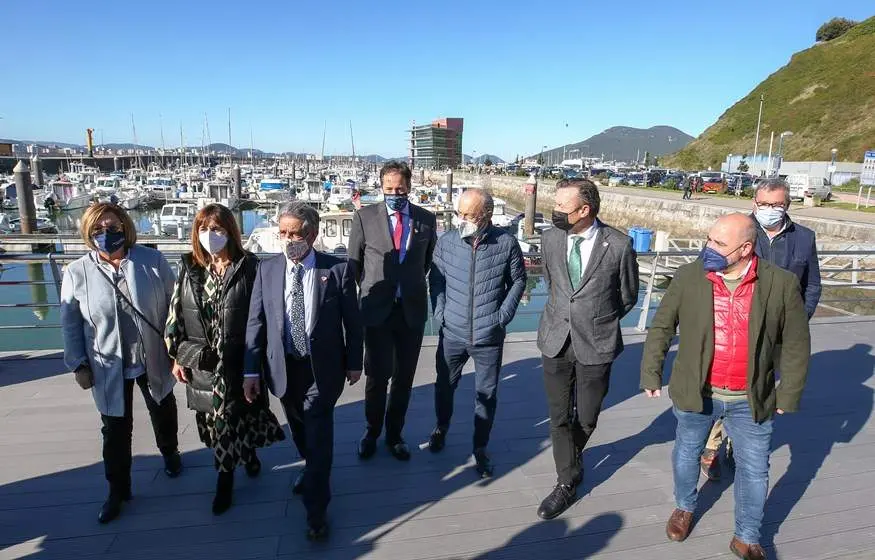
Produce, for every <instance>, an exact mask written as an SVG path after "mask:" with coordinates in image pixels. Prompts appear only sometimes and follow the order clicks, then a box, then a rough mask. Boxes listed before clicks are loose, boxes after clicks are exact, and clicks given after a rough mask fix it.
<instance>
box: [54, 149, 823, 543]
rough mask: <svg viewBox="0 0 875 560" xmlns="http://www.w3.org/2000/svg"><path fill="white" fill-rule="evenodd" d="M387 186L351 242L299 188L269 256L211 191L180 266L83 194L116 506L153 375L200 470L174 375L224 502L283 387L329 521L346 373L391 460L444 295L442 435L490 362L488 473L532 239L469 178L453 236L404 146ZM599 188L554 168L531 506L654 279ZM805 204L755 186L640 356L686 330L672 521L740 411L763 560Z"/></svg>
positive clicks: (68, 344)
mask: <svg viewBox="0 0 875 560" xmlns="http://www.w3.org/2000/svg"><path fill="white" fill-rule="evenodd" d="M380 182H381V186H382V190H383V194H384V197H385V204H375V205H370V206H365V207H362V208H360V209H358V210H357V211H356V213H355V215H354V218H353V223H352V231H351V234H350V243H349V250H348V258H347V259H342V258H339V257H337V256H334V255H329V254H326V253H323V252H320V251H318V250H316V249H314V248H313V245H314V242H315V241H316V238H317V236H318V233H319V214H318V212H317V211H316V210H315V209H313V208H312V207H310V206H308V205H306V204H304V203H301V202H288V203H284V204H283V205H281V206H280V208H279V210H278V224H279V236H280V238H281V240H282V241H283V245H282V246H283V252H282V254H279V255H276V256H271V257H268V258H265V259H263V260H261V261H260V262H259V260H258V259H257V257H255V256H254V255H252V254H250V253H247V252H246V251H245V250H244V249H243V247H242V242H241V234H240V230H239V228H238V226H237V223H236V221H235V220H234V217H233V215H232V214H231V212H230V211H229V210H228V209H227V208H225V207H223V206H220V205H218V204H210V205H207V206H205V207H204V208H202V209H201V210H200V211H199V212H198V214H197V217H196V219H195V222H194V225H193V228H192V238H191V243H192V248H191V252H190V253H188V254H186V255H184V256H183V257H182V259H181V261H180V263H179V266H178V269H177V270H178V272H177V273H176V274H174V272H173V271H172V269H171V267H170V266H169V264H168V263H167V261H166V259H165V258H164V256H163V255H162V254H161V253H160V252H158V251H156V250H154V249H149V248H146V247H144V246H141V245H138V244H137V242H136V241H137V237H136V230H135V228H134V224H133V222H132V221H131V219H130V218H129V217H128V216H127V214H126V213H125V211H124V210H123V209H121V208H120V207H118V206H116V205H113V204H98V205H94V206H92V207H90V208H89V209H88V210H87V211H86V213H85V216H84V217H83V220H82V224H81V233H82V237H83V240H84V242H85V244H86V245H87V246H88V247H89V249H90V250H91V251H90V252H89V253H88V254H86V255H84V256H83V257H81V258H80V259H78V260H77V261H75V262H73V263H72V264H70V265H69V266H68V267H67V268H66V270H65V273H64V281H63V288H62V297H61V300H62V301H61V312H62V324H63V333H64V357H65V362H66V364H67V366H68V367H70V368H71V369H72V370H73V371H74V372H75V378H76V381H77V383H79V385H80V386H81V387H82V388H83V389H91V391H92V394H93V396H94V400H95V403H96V405H97V408H98V411H99V412H100V414H101V418H102V421H103V428H102V432H103V438H104V446H103V458H104V466H105V472H106V478H107V481H108V483H109V496H108V498H107V500H106V502H105V503H104V505H103V507H102V508H101V510H100V512H99V515H98V518H99V520H100V522H102V523H107V522H109V521H111V520H113V519H114V518H115V517H117V516H118V515H119V513H120V512H121V509H122V507H123V503H124V502H125V501H127V500H129V499H130V498H131V477H130V468H131V431H132V426H133V422H132V416H131V409H132V399H133V387H134V385H135V384H136V385H137V386H138V387H140V391H141V392H142V394H143V397H144V399H145V401H146V405H147V408H148V410H149V414H150V417H151V419H152V425H153V428H154V431H155V437H156V442H157V444H158V447H159V449H160V451H161V453H162V455H163V457H164V464H165V469H164V471H165V474H166V475H167V476H170V477H175V476H178V475H179V474H180V472H181V471H182V468H183V466H182V461H181V458H180V454H179V449H178V441H177V431H178V429H177V407H176V400H175V398H174V395H173V386H174V384H175V382H180V383H184V384H185V386H186V396H187V403H188V407H189V408H190V409H192V410H194V411H195V421H196V425H197V430H198V434H199V436H200V439H201V441H202V442H203V443H204V444H205V445H206V446H207V447H209V448H211V449H212V450H213V453H214V462H215V467H216V469H217V471H218V476H217V482H216V493H215V498H214V500H213V512H214V513H215V514H217V515H218V514H222V513H223V512H225V511H226V510H227V509H228V508H229V507H230V506H231V503H232V495H233V486H234V471H235V469H236V468H237V467H238V466H242V467H243V468H244V470H245V472H246V474H247V475H248V476H251V477H256V476H258V475H259V473H260V472H261V462H260V460H259V458H258V456H257V450H258V449H259V448H262V447H265V446H268V445H271V444H273V443H276V442H278V441H281V440H283V439H285V433H284V431H283V430H282V428H281V427H280V423H279V421H278V420H277V417H276V416H275V415H274V413H273V412H272V411H271V409H270V406H269V402H268V398H267V394H268V392H270V393H272V394H273V395H274V396H276V397H277V398H278V399H279V401H280V403H281V405H282V408H283V411H284V413H285V416H286V419H287V421H288V424H289V428H290V431H291V435H292V439H293V441H294V443H295V445H296V447H297V449H298V452H299V454H300V455H301V457H302V458H303V459H304V460H305V467H304V468H303V469H302V470H301V472H300V475H299V476H298V477H297V478H296V480H295V481H294V483H293V485H292V488H291V492H293V493H295V494H301V495H302V498H303V502H304V505H305V507H306V511H307V536H308V538H311V539H315V540H320V539H324V538H326V537H327V536H328V522H327V509H328V504H329V502H330V499H331V489H330V474H331V466H332V459H333V448H334V407H335V404H336V402H337V400H338V399H339V397H340V395H341V393H342V391H343V388H344V385H345V384H349V385H352V384H355V383H357V382H358V381H359V379H360V378H361V376H362V373H363V371H364V373H365V375H366V381H365V391H364V393H365V403H364V408H365V426H366V427H365V431H364V433H363V435H362V437H361V439H360V441H359V443H358V448H357V452H358V455H359V457H360V458H361V459H362V460H366V459H369V458H371V457H373V456H374V454H375V453H377V451H378V447H379V446H378V440H379V438H380V437H381V436H384V437H383V441H384V443H385V447H386V449H387V450H388V452H389V453H390V454H391V455H392V456H393V457H394V458H396V459H397V460H400V461H407V460H410V458H411V453H410V448H409V446H408V445H407V443H406V441H405V439H404V422H405V417H406V413H407V407H408V404H409V401H410V395H411V391H412V386H413V381H414V377H415V373H416V370H417V365H418V363H419V357H420V353H421V346H422V340H423V334H424V328H425V323H426V321H427V318H428V314H429V298H430V303H431V310H432V313H433V317H434V320H435V324H436V325H437V326H438V327H439V331H438V333H439V336H438V345H437V351H436V356H435V365H434V367H435V372H436V381H435V385H434V399H435V400H434V406H435V425H434V429H433V430H432V432H431V434H430V436H429V449H430V451H431V452H434V453H437V452H440V451H441V450H442V449H443V448H444V446H445V445H446V440H447V438H448V437H449V433H450V424H451V420H452V416H453V412H454V411H453V403H454V393H455V390H456V388H457V386H458V383H459V380H460V378H461V373H462V370H463V368H464V367H465V365H466V363H467V362H468V361H469V360H473V362H474V370H475V373H474V385H475V391H474V393H475V394H474V435H473V441H472V446H471V451H472V455H473V458H474V462H475V469H476V472H477V473H478V475H479V476H481V477H490V476H492V475H493V473H494V466H493V464H492V461H491V460H490V456H489V454H488V452H487V446H488V443H489V436H490V432H491V429H492V426H493V423H494V420H495V415H496V410H497V393H498V381H499V373H500V370H501V367H502V359H503V347H504V339H505V333H506V328H507V325H508V324H509V323H510V321H511V320H512V319H513V318H514V315H515V313H516V310H517V306H518V305H519V302H520V299H521V297H522V295H523V292H524V290H525V284H526V270H525V265H524V261H523V255H522V253H521V251H520V248H519V244H518V243H517V242H516V240H515V239H514V238H513V237H512V236H511V235H510V234H508V233H506V232H505V231H504V230H502V229H499V228H496V227H494V226H492V224H491V217H492V211H493V200H492V197H491V195H490V193H489V192H488V191H486V190H481V189H469V190H467V191H465V192H464V193H463V194H462V196H461V199H460V200H459V205H458V211H457V216H458V219H459V222H458V223H459V226H458V228H457V229H455V230H453V231H450V232H447V233H445V234H444V235H442V236H441V237H440V238H438V235H437V223H436V219H435V216H434V214H432V213H430V212H428V211H427V210H425V209H423V208H421V207H419V206H416V205H414V204H411V203H410V201H409V200H408V197H409V193H410V187H411V171H410V169H409V168H408V167H407V165H406V164H404V163H398V162H389V163H387V164H386V165H384V167H383V168H382V170H381V172H380ZM600 205H601V203H600V197H599V192H598V189H597V187H596V186H595V185H594V184H593V183H592V182H590V181H588V180H586V179H569V180H563V181H560V182H559V183H558V184H557V187H556V193H555V201H554V211H553V214H552V222H553V225H554V226H555V227H554V228H552V229H550V230H547V231H545V232H544V234H543V236H542V256H543V262H544V276H545V279H546V282H547V285H548V287H549V298H548V301H547V304H546V306H545V308H544V312H543V314H542V316H541V322H540V325H539V328H538V339H537V340H538V341H537V346H538V349H539V350H540V352H541V353H542V360H543V370H544V374H543V376H544V386H545V392H546V396H547V408H548V410H549V418H550V439H551V442H552V448H553V458H554V462H555V467H556V475H557V484H556V486H555V488H554V489H553V491H552V492H550V494H549V495H548V496H546V497H545V498H544V500H543V501H542V502H541V504H540V506H539V508H538V511H537V513H538V515H539V516H540V517H542V518H544V519H551V518H554V517H556V516H558V515H560V514H561V513H562V512H564V511H565V510H566V509H568V508H569V507H570V506H571V505H572V504H573V503H574V502H575V501H576V496H577V488H578V487H579V486H580V485H581V484H582V483H583V478H584V469H583V463H582V451H583V449H584V448H585V447H586V445H587V442H588V441H589V439H590V438H591V436H592V434H593V432H594V430H595V429H596V425H597V421H598V417H599V413H600V410H601V407H602V403H603V401H604V398H605V396H606V395H607V393H608V389H609V386H610V377H611V371H612V364H613V362H614V360H615V359H616V358H617V357H618V356H619V355H620V353H621V352H622V351H623V338H622V335H621V331H620V321H621V320H622V318H623V317H624V316H625V315H626V314H627V313H629V311H631V310H632V309H633V308H634V307H635V305H636V301H637V298H638V291H639V290H638V288H639V283H638V264H637V260H636V254H635V252H634V251H633V249H632V244H631V240H630V238H629V237H628V236H626V235H625V234H624V233H622V232H620V231H618V230H617V229H614V228H612V227H611V226H609V225H607V224H606V223H604V222H602V221H601V219H600V218H599V210H600ZM788 207H789V190H788V188H787V185H786V184H785V183H783V182H780V181H767V182H765V183H763V184H762V185H760V186H759V187H758V189H757V193H756V197H755V200H754V213H753V215H752V216H748V215H741V214H731V215H728V216H726V217H724V218H721V219H720V220H718V222H717V224H715V226H714V227H713V228H712V230H711V232H710V233H709V237H708V243H707V246H706V248H705V249H704V251H703V254H702V258H701V259H698V260H697V261H695V262H693V263H691V264H688V265H685V266H683V267H681V268H680V269H679V270H678V271H677V274H676V276H675V277H674V279H673V281H672V282H671V285H670V287H669V289H668V291H667V292H666V294H665V296H664V298H663V301H662V303H661V305H660V308H659V310H658V312H657V314H656V316H655V318H654V320H653V326H652V327H651V329H650V331H649V333H648V337H647V342H646V345H645V350H644V359H643V361H642V365H641V388H642V389H643V390H644V391H645V392H646V393H647V395H648V396H650V397H657V396H659V395H660V394H661V390H662V375H663V362H664V360H665V356H666V353H667V352H668V349H669V346H670V344H671V341H672V339H673V337H674V336H675V332H676V329H677V328H678V327H679V328H680V332H681V335H680V346H679V350H678V356H677V358H676V360H675V362H674V367H673V374H672V376H671V383H670V386H669V390H670V392H671V397H672V400H673V403H674V413H675V416H676V417H677V419H678V427H677V438H676V443H675V451H674V453H673V455H672V462H673V466H674V469H673V470H674V480H675V497H676V506H677V509H676V510H675V511H674V512H673V513H672V514H671V516H670V519H669V522H668V525H667V529H666V531H667V535H668V537H669V538H671V539H673V540H683V539H684V538H686V536H687V535H688V534H689V532H690V530H691V527H692V517H693V513H694V511H695V502H696V488H697V482H698V478H699V473H700V471H704V472H706V473H709V472H711V463H710V461H711V459H712V458H713V456H714V455H713V449H712V450H711V452H709V451H706V450H705V449H704V448H705V443H706V440H708V439H709V432H710V431H711V430H712V427H713V425H714V423H715V421H717V422H720V423H721V424H722V425H721V424H718V425H717V426H716V428H715V429H716V430H721V431H725V433H726V435H727V436H728V438H731V440H732V443H733V449H734V454H735V457H737V474H736V483H735V484H736V486H735V487H736V504H737V507H736V530H735V536H734V538H733V540H732V543H731V545H730V546H731V549H732V550H733V552H735V553H736V554H737V555H738V556H739V557H741V558H745V559H760V558H765V553H764V552H763V550H762V548H761V547H760V545H759V526H760V524H761V522H762V510H763V507H764V503H765V495H766V492H767V488H768V455H769V438H770V435H771V432H772V427H773V418H774V415H775V414H783V413H784V412H791V411H795V410H796V409H797V407H798V402H799V398H800V394H801V391H802V387H803V385H804V382H805V376H806V371H807V364H808V354H809V334H808V326H807V318H808V317H810V316H811V314H813V311H814V308H815V307H816V305H817V298H818V297H819V289H820V282H819V270H818V268H817V258H816V249H815V244H814V237H813V233H811V231H810V230H807V229H806V228H803V227H802V226H799V225H797V224H794V223H793V222H792V221H791V220H790V219H789V217H788V216H787V215H786V211H787V208H788ZM773 263H774V264H773ZM785 269H786V270H785ZM800 281H801V283H802V285H801V287H800ZM803 296H804V303H803ZM779 355H780V366H781V369H780V383H778V372H777V371H776V370H777V367H778V357H779ZM710 439H712V440H714V439H716V438H714V437H712V438H710ZM712 447H713V446H712ZM712 474H713V473H712Z"/></svg>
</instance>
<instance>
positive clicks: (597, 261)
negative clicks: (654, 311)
mask: <svg viewBox="0 0 875 560" xmlns="http://www.w3.org/2000/svg"><path fill="white" fill-rule="evenodd" d="M567 237H568V235H567V234H566V232H564V231H562V230H561V229H559V228H551V229H548V230H547V231H545V232H544V233H543V234H542V235H541V246H542V247H541V251H542V253H543V255H544V276H545V277H546V280H547V285H548V288H549V291H550V295H549V299H548V300H547V306H546V307H545V308H544V312H543V313H542V314H541V323H540V325H539V326H538V349H539V350H540V351H541V353H542V354H544V355H545V356H547V357H550V358H554V357H556V356H558V355H559V352H561V351H562V347H563V346H564V345H565V341H566V339H567V338H568V336H569V335H570V336H571V344H572V347H573V349H574V354H575V356H576V358H577V361H578V362H580V363H582V364H584V365H599V364H606V363H610V362H612V361H613V360H614V359H615V358H616V357H617V356H618V355H619V354H620V352H622V351H623V337H622V336H621V334H620V319H622V318H623V317H624V316H625V315H626V314H627V313H629V311H631V310H632V308H633V307H635V303H636V302H637V301H638V261H637V260H636V255H635V251H634V250H633V249H632V239H631V238H630V237H629V236H627V235H625V234H624V233H622V232H620V231H618V230H616V229H614V228H612V227H610V226H607V225H605V224H603V223H601V222H600V223H599V228H598V232H597V233H596V238H595V242H594V246H593V249H592V255H591V256H590V258H589V262H588V263H587V266H586V270H584V271H583V276H582V278H581V282H580V286H579V287H578V288H577V289H576V290H573V289H572V288H571V280H570V279H569V277H568V259H567V256H566V255H567V245H566V238H567Z"/></svg>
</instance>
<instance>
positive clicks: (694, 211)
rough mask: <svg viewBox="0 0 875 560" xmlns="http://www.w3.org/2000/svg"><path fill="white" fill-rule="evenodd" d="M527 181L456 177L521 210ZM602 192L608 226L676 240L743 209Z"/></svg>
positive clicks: (847, 234)
mask: <svg viewBox="0 0 875 560" xmlns="http://www.w3.org/2000/svg"><path fill="white" fill-rule="evenodd" d="M431 179H432V181H434V182H435V183H438V184H443V183H444V182H446V176H445V175H444V174H443V173H434V174H432V175H431ZM526 180H527V179H526V178H525V177H506V176H495V175H487V174H481V175H477V174H469V173H455V174H454V177H453V185H454V186H460V185H474V186H480V187H482V188H486V189H489V190H490V191H491V192H492V193H493V194H494V195H496V196H498V197H501V198H503V199H505V200H506V201H507V203H508V205H509V206H511V207H513V208H515V209H522V208H525V191H524V185H525V183H526ZM555 191H556V181H554V180H550V179H539V180H538V211H539V212H542V213H543V214H544V217H545V218H547V219H548V220H549V216H550V212H551V211H552V209H553V195H554V193H555ZM600 194H601V202H602V207H601V210H600V211H599V214H600V216H602V217H603V219H604V221H605V222H606V223H608V224H610V225H612V226H614V227H617V228H619V229H622V230H627V229H629V228H631V227H636V226H638V227H646V228H650V229H652V230H654V231H660V230H661V231H666V232H668V233H669V235H670V237H672V238H681V239H682V238H704V237H705V236H706V235H707V233H708V230H709V229H710V227H711V226H712V225H713V224H714V222H715V221H716V220H717V218H719V217H720V216H723V215H725V214H728V213H730V212H738V211H739V209H738V208H734V207H730V206H721V205H719V204H709V203H707V202H706V203H702V202H699V201H696V202H689V201H685V200H681V199H680V198H678V199H672V198H663V197H656V196H648V195H647V193H646V191H642V193H641V194H626V193H616V192H610V191H607V190H605V189H601V191H600ZM716 200H719V199H716ZM793 219H794V221H796V222H798V223H800V224H802V225H804V226H807V227H809V228H811V229H813V230H814V231H815V232H816V233H817V235H818V237H819V238H820V239H821V240H822V241H843V242H853V243H861V244H869V243H875V226H873V225H871V224H865V223H858V222H846V221H840V220H831V219H827V218H818V217H811V216H794V217H793Z"/></svg>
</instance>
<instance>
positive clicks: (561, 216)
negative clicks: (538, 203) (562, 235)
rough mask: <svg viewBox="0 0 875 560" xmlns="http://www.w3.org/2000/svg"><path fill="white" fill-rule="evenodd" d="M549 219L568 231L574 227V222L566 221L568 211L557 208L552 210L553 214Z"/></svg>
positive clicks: (556, 225)
mask: <svg viewBox="0 0 875 560" xmlns="http://www.w3.org/2000/svg"><path fill="white" fill-rule="evenodd" d="M550 220H551V221H552V222H553V225H554V226H555V227H557V228H559V229H561V230H562V231H569V230H570V229H571V228H573V227H574V224H570V223H568V212H560V211H559V210H553V215H552V216H551V217H550Z"/></svg>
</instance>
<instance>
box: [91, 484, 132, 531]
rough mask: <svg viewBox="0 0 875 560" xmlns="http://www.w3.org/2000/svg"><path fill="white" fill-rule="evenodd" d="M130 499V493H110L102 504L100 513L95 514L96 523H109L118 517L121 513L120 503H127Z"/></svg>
mask: <svg viewBox="0 0 875 560" xmlns="http://www.w3.org/2000/svg"><path fill="white" fill-rule="evenodd" d="M130 499H131V491H130V490H128V491H127V493H125V492H110V494H109V498H107V499H106V501H105V502H104V503H103V506H102V507H101V508H100V512H99V513H98V514H97V521H99V522H100V523H102V524H106V523H109V522H110V521H112V520H113V519H115V518H116V517H118V516H119V514H121V512H122V502H127V501H128V500H130Z"/></svg>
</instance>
